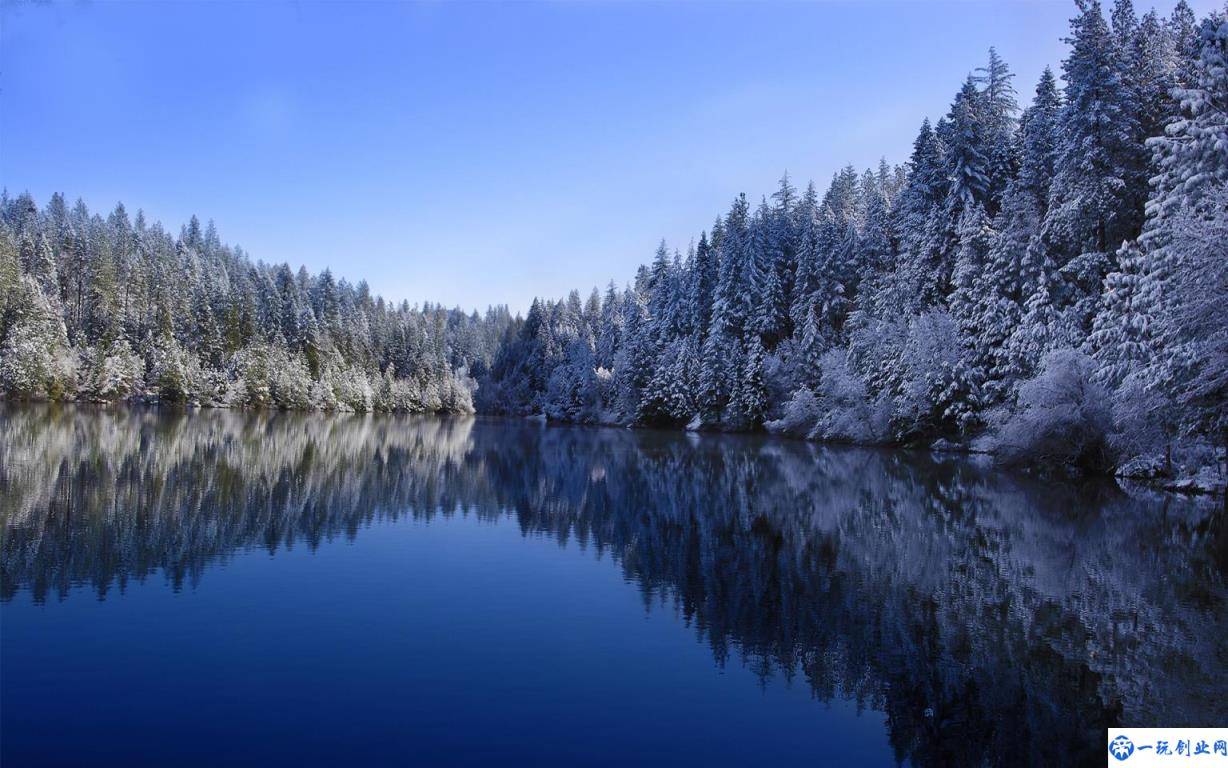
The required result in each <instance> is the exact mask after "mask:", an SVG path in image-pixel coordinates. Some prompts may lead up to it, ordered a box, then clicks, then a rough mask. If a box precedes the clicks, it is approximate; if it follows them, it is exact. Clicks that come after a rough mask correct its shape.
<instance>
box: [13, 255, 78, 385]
mask: <svg viewBox="0 0 1228 768" xmlns="http://www.w3.org/2000/svg"><path fill="white" fill-rule="evenodd" d="M22 292H23V294H24V301H25V303H26V306H27V309H26V311H24V312H22V313H21V314H20V315H19V316H18V317H17V319H16V320H15V321H14V322H13V324H12V325H11V326H10V327H9V332H8V336H7V337H6V338H5V339H4V344H3V345H2V346H0V386H2V387H3V389H4V391H5V392H7V393H8V394H9V395H12V396H15V397H22V398H31V399H35V400H43V399H50V400H61V399H65V398H68V397H71V396H72V395H73V394H74V393H75V391H76V379H77V375H76V360H75V359H74V355H73V354H72V351H71V350H70V349H69V347H68V335H67V332H66V331H65V328H64V321H63V320H61V319H60V317H59V314H58V313H57V312H56V311H55V310H54V309H52V307H51V305H50V303H49V302H48V301H47V299H46V298H45V297H44V295H43V293H42V291H40V290H39V289H38V287H37V286H36V285H34V283H33V281H31V280H30V279H29V278H26V279H25V280H24V281H23V285H22Z"/></svg>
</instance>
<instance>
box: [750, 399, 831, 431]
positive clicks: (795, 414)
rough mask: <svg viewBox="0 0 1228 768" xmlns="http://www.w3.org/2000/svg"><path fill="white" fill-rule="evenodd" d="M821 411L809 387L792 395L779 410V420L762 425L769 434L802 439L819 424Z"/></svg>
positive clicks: (817, 400)
mask: <svg viewBox="0 0 1228 768" xmlns="http://www.w3.org/2000/svg"><path fill="white" fill-rule="evenodd" d="M821 413H822V410H821V408H820V406H819V399H818V398H817V397H815V396H814V392H811V391H810V388H809V387H802V388H801V389H799V390H797V391H796V392H794V393H793V396H792V397H790V398H789V399H788V401H786V402H785V404H784V407H783V408H781V413H780V418H779V419H774V420H772V421H769V422H767V423H765V424H764V426H765V427H767V429H768V431H769V432H773V433H775V434H778V435H794V436H796V437H802V436H805V435H808V434H810V431H811V430H812V429H814V426H815V425H816V424H818V423H819V416H820V415H821Z"/></svg>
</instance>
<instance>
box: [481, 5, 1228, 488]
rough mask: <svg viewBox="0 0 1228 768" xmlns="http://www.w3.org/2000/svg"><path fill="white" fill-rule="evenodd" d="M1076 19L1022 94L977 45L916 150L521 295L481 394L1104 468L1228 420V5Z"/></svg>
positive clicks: (527, 409) (589, 412)
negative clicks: (621, 272)
mask: <svg viewBox="0 0 1228 768" xmlns="http://www.w3.org/2000/svg"><path fill="white" fill-rule="evenodd" d="M1068 41H1069V44H1070V53H1069V57H1068V58H1067V59H1066V60H1065V61H1064V62H1063V63H1062V80H1063V81H1064V86H1063V85H1061V84H1059V80H1058V78H1057V77H1056V76H1055V75H1054V73H1053V72H1051V71H1048V70H1046V71H1045V73H1044V74H1043V76H1042V77H1041V78H1040V82H1039V83H1037V84H1036V88H1035V93H1034V95H1033V96H1032V97H1031V101H1030V104H1029V105H1028V106H1027V107H1026V108H1025V109H1022V110H1021V109H1020V106H1019V101H1018V97H1017V95H1016V88H1015V85H1014V81H1013V77H1012V74H1011V71H1010V69H1009V67H1008V65H1007V63H1006V62H1005V61H1003V60H1002V59H1001V58H1000V57H999V56H998V55H997V54H996V53H995V52H994V51H993V49H990V51H989V56H988V60H987V61H986V62H984V65H983V66H982V67H979V68H977V69H976V70H975V71H974V72H973V73H972V74H970V75H969V76H968V78H967V80H966V81H965V82H964V83H963V84H962V85H961V86H960V87H959V89H958V90H957V91H956V93H955V97H954V100H953V102H952V103H951V105H950V108H949V110H948V111H947V113H946V114H945V115H943V116H942V117H940V118H939V119H938V120H937V121H936V122H934V123H931V122H930V121H928V120H926V121H924V122H923V123H922V125H921V128H920V130H919V131H918V133H917V137H916V140H915V142H914V144H913V148H912V155H911V157H910V158H909V160H908V162H907V163H906V164H904V165H902V166H895V167H892V166H890V165H888V164H887V163H886V162H883V163H881V164H880V165H879V166H878V167H877V168H874V169H868V170H865V171H863V172H858V171H857V170H856V169H854V168H852V167H848V168H845V169H844V170H842V171H840V172H838V173H836V174H835V175H834V177H833V178H832V181H831V184H830V185H829V186H828V187H827V189H826V190H825V191H823V192H821V193H820V191H819V190H818V189H817V188H816V187H815V185H814V184H813V183H812V184H810V185H808V186H806V187H805V188H804V189H802V190H800V191H799V190H798V189H796V188H795V187H794V185H793V184H792V183H791V181H790V179H789V178H788V177H787V176H786V177H785V178H784V179H782V180H781V181H780V185H779V187H778V188H777V189H776V191H775V192H774V193H773V194H772V195H771V197H770V198H765V199H762V200H761V201H760V202H759V203H757V204H755V203H752V202H751V201H750V200H748V199H747V198H746V196H744V195H742V196H739V197H737V198H736V199H735V200H734V201H733V204H732V206H731V207H730V209H729V211H728V212H727V213H726V214H724V215H723V216H721V217H719V218H718V219H717V220H716V222H715V223H714V224H713V225H712V228H711V229H710V230H709V231H707V232H704V233H701V234H700V235H699V238H698V240H697V241H696V242H694V243H692V244H691V245H690V246H689V247H688V248H687V250H686V253H685V254H681V253H679V252H678V251H676V250H675V251H671V250H670V248H669V247H668V246H667V245H666V244H664V243H662V244H661V246H660V248H659V249H658V250H657V253H656V257H655V258H654V259H653V261H652V263H651V264H649V265H646V266H642V267H641V268H640V269H639V272H638V273H637V274H636V276H635V280H634V283H633V284H631V285H630V286H629V287H627V288H626V289H625V290H621V291H620V290H618V289H617V288H616V287H615V286H614V285H611V286H610V287H609V288H608V289H607V290H606V292H605V295H604V297H600V296H599V295H598V294H597V292H596V291H594V293H593V295H592V296H590V297H589V299H588V300H587V302H584V301H582V300H581V298H580V295H579V294H578V293H572V295H571V296H569V297H568V298H567V299H566V300H563V301H560V302H550V301H539V302H537V303H535V304H534V305H533V307H532V309H531V310H530V311H529V313H528V317H527V319H526V321H525V323H524V325H523V326H522V327H521V328H520V329H519V331H518V333H517V335H516V338H515V340H514V341H513V342H512V343H509V344H506V345H504V346H503V347H502V348H501V349H500V351H499V353H498V355H497V356H496V358H495V360H494V364H493V368H492V371H491V376H490V381H489V382H487V383H485V384H484V385H483V387H482V388H481V389H479V391H478V393H477V399H478V403H479V410H482V409H485V410H491V411H498V412H506V413H515V414H533V413H544V414H545V415H546V416H547V417H549V418H552V419H560V420H566V421H581V422H584V421H595V422H616V423H646V424H674V425H690V426H692V427H694V428H701V427H703V428H717V429H757V428H760V427H761V426H762V427H766V428H767V429H769V430H772V431H774V432H781V433H790V434H795V435H804V436H810V437H812V438H818V439H826V440H838V441H848V442H856V443H897V444H917V443H926V444H928V443H929V442H931V441H934V440H937V439H942V440H946V441H952V442H957V443H965V444H967V443H971V444H974V445H980V446H984V447H985V448H987V449H991V450H995V451H996V452H998V453H1000V454H1001V455H1002V456H1003V458H1004V459H1006V460H1008V461H1009V460H1017V461H1020V462H1026V463H1037V462H1039V463H1053V464H1063V465H1072V464H1073V465H1080V464H1081V465H1083V466H1084V467H1085V468H1087V469H1096V470H1103V469H1107V468H1109V467H1110V466H1112V465H1114V464H1122V463H1125V462H1127V461H1129V460H1131V459H1135V460H1139V459H1140V458H1141V459H1144V464H1146V466H1138V465H1137V463H1136V466H1135V467H1134V470H1135V471H1156V470H1157V469H1161V468H1163V469H1167V468H1168V467H1167V463H1168V460H1170V459H1171V458H1172V454H1171V449H1172V447H1173V446H1174V445H1176V444H1180V445H1182V446H1184V447H1186V449H1191V446H1193V445H1196V444H1198V443H1199V442H1202V443H1203V445H1204V447H1205V445H1206V442H1207V441H1208V440H1209V441H1210V442H1213V443H1216V444H1222V443H1223V442H1224V441H1225V440H1228V412H1226V410H1225V403H1226V402H1228V314H1226V310H1225V309H1224V308H1225V307H1226V306H1228V23H1226V22H1225V17H1224V15H1223V14H1213V15H1211V16H1210V17H1208V18H1206V19H1203V20H1202V21H1201V22H1199V21H1198V20H1197V19H1196V18H1195V17H1194V14H1193V13H1192V11H1191V10H1190V9H1189V7H1188V6H1187V5H1185V4H1184V3H1182V4H1179V5H1178V6H1177V7H1176V10H1175V11H1174V13H1173V14H1172V16H1171V17H1170V18H1161V17H1160V16H1158V15H1157V14H1156V13H1155V12H1150V13H1147V14H1145V15H1143V16H1142V17H1141V18H1139V17H1138V15H1137V14H1136V12H1135V10H1134V9H1133V7H1132V5H1131V3H1130V0H1118V2H1116V3H1115V5H1114V7H1113V8H1112V11H1111V14H1110V18H1108V19H1106V18H1105V16H1104V14H1103V12H1102V9H1101V7H1100V5H1099V4H1098V3H1097V2H1094V1H1091V0H1080V3H1079V6H1078V15H1077V16H1076V17H1075V18H1074V19H1073V20H1072V23H1071V31H1070V36H1069V40H1068ZM1149 457H1150V458H1154V459H1157V461H1158V462H1159V464H1160V465H1164V466H1162V467H1161V466H1158V465H1157V461H1146V459H1148V458H1149ZM1204 458H1205V457H1204Z"/></svg>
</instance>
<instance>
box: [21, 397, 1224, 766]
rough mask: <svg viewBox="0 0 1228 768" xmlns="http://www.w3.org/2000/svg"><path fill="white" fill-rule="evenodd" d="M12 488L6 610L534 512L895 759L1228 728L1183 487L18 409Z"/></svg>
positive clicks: (798, 453) (557, 535)
mask: <svg viewBox="0 0 1228 768" xmlns="http://www.w3.org/2000/svg"><path fill="white" fill-rule="evenodd" d="M0 489H2V490H3V493H2V494H0V515H2V516H3V518H4V521H5V524H4V532H3V536H4V538H3V543H2V553H0V556H2V561H0V563H2V566H3V582H2V593H0V597H2V598H3V599H4V600H9V599H12V598H13V597H14V596H15V595H16V594H18V593H19V592H21V591H23V590H24V591H28V592H29V593H30V594H31V595H33V597H34V599H35V600H38V601H42V600H46V599H47V598H49V597H50V598H53V599H55V598H59V599H63V598H65V597H67V596H69V594H70V592H72V590H73V588H74V587H78V586H80V585H87V584H88V585H90V587H91V588H92V589H93V590H94V591H95V592H96V593H97V595H98V596H99V597H105V596H106V595H107V594H108V592H109V591H111V590H113V589H116V588H118V589H121V590H122V589H124V587H125V585H126V584H127V583H128V582H129V581H131V580H134V579H138V580H139V579H145V578H148V577H150V576H152V575H158V576H161V575H164V576H165V578H167V579H168V580H169V582H170V583H171V584H172V585H173V586H174V587H175V588H176V589H179V588H181V587H182V586H183V585H185V584H188V585H191V584H193V583H195V582H197V581H198V580H199V579H201V578H202V577H207V573H206V571H207V569H208V568H209V567H210V566H211V565H214V564H217V563H221V562H224V561H225V560H226V558H227V557H228V556H229V555H231V554H232V553H234V552H236V551H238V550H241V549H247V548H263V549H267V550H268V551H270V552H276V551H278V550H279V549H281V548H284V547H296V546H307V547H312V548H315V547H318V546H320V545H321V544H322V543H324V542H327V541H329V540H332V539H335V538H338V537H354V536H357V535H360V532H361V531H362V529H363V527H364V525H365V524H367V523H369V522H370V521H372V520H373V519H376V518H390V519H396V518H398V517H401V516H412V517H414V518H431V517H434V516H440V515H442V516H450V515H457V514H466V515H476V516H479V517H482V518H491V519H496V518H498V519H503V518H511V519H512V520H514V521H515V523H516V524H517V525H519V526H520V528H521V530H523V531H524V532H526V533H534V534H544V535H548V536H550V537H552V538H554V539H556V540H557V541H558V542H559V543H560V545H565V544H578V545H579V546H582V547H587V548H595V549H596V550H598V551H600V552H602V553H603V554H606V555H608V556H609V557H610V558H611V559H613V560H614V561H615V562H616V563H617V567H619V568H621V569H622V571H623V572H624V575H625V576H626V577H627V578H628V580H630V581H632V582H634V583H635V584H637V585H638V587H639V589H640V590H641V591H642V594H643V598H644V601H645V603H646V605H648V606H650V607H651V608H652V609H654V610H655V609H658V608H659V607H661V606H664V607H666V608H672V609H674V610H676V611H677V612H678V613H679V615H680V616H681V617H683V619H684V620H685V621H687V622H688V623H689V624H690V625H692V626H694V627H695V628H696V630H697V632H698V634H699V635H700V637H701V638H702V640H703V642H705V643H707V644H708V645H710V647H711V649H712V652H713V655H714V657H715V658H716V660H717V661H718V663H721V664H725V663H729V662H730V661H731V660H734V661H736V662H738V663H743V664H746V665H748V666H749V667H751V668H752V669H755V670H756V671H758V672H759V673H760V674H762V675H763V677H764V679H765V680H767V679H769V678H771V677H773V676H775V675H783V676H786V677H792V678H801V679H804V680H805V681H806V683H807V684H808V685H809V686H810V687H811V688H812V690H813V692H814V694H815V696H816V697H817V698H819V699H820V700H829V699H831V698H832V697H836V696H841V697H853V698H856V699H857V700H858V701H859V702H860V703H861V704H862V705H863V706H866V707H870V708H874V709H876V710H881V711H883V712H885V713H886V714H887V717H888V724H889V731H890V733H889V738H890V739H891V743H892V746H893V747H894V749H895V752H896V756H897V759H900V760H904V759H908V760H911V761H912V762H913V763H915V764H919V765H950V764H973V763H986V762H988V763H993V764H1003V763H1018V764H1039V763H1043V764H1067V763H1075V762H1099V761H1100V760H1103V756H1102V752H1101V749H1102V745H1101V738H1102V736H1103V729H1104V728H1105V727H1107V726H1109V725H1113V724H1117V723H1126V724H1131V725H1158V724H1169V725H1171V724H1190V725H1205V724H1214V723H1218V722H1224V721H1225V720H1226V719H1228V704H1226V703H1225V702H1226V701H1228V697H1226V696H1225V694H1226V693H1228V675H1225V669H1224V659H1225V658H1228V639H1226V638H1228V603H1226V601H1225V598H1226V590H1225V583H1224V573H1225V569H1226V568H1225V560H1226V557H1225V552H1226V551H1228V534H1225V527H1224V524H1223V521H1222V519H1221V518H1222V515H1221V514H1220V513H1218V512H1217V511H1216V509H1215V507H1214V506H1213V505H1207V504H1201V503H1199V502H1196V501H1191V500H1185V499H1180V498H1177V497H1172V496H1154V497H1139V496H1130V495H1126V494H1124V493H1122V492H1120V491H1119V490H1117V489H1116V488H1115V487H1086V486H1085V487H1083V488H1071V487H1063V486H1059V485H1054V484H1052V483H1037V482H1035V481H1032V480H1028V479H1025V478H1020V477H1016V476H1010V475H1005V474H1002V473H998V472H995V471H993V470H991V469H989V468H987V467H984V466H981V465H979V464H977V463H976V462H971V461H967V460H964V459H959V458H955V457H945V458H944V457H936V456H929V455H924V454H908V453H899V452H873V451H861V450H850V449H827V448H821V447H817V446H813V445H808V444H804V443H792V442H779V441H776V442H773V441H766V440H760V439H754V438H737V437H716V436H694V435H690V436H684V435H676V434H658V433H640V432H630V431H626V430H588V429H578V428H543V427H540V426H537V425H530V424H523V423H505V422H483V421H476V422H475V421H473V420H465V419H427V418H410V417H404V418H397V417H391V416H381V417H362V416H321V415H301V414H278V415H264V414H251V413H231V412H204V413H198V414H192V415H184V414H169V413H165V412H157V411H141V410H118V411H109V410H108V411H103V410H90V409H84V408H82V409H65V410H52V409H46V408H26V407H22V408H15V407H11V406H10V407H7V408H4V409H3V410H0ZM74 599H75V597H74Z"/></svg>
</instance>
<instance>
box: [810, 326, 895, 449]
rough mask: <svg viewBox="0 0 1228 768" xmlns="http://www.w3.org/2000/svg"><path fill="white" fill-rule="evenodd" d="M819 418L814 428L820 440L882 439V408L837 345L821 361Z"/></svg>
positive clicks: (811, 434) (818, 395)
mask: <svg viewBox="0 0 1228 768" xmlns="http://www.w3.org/2000/svg"><path fill="white" fill-rule="evenodd" d="M819 366H820V370H821V373H820V378H819V388H818V392H817V399H818V410H819V419H818V422H817V423H816V424H815V426H814V428H813V429H811V431H810V437H811V438H812V439H816V440H832V441H837V442H849V443H875V442H879V441H880V440H882V434H881V433H880V432H879V431H878V430H879V428H880V427H881V424H880V423H878V422H879V421H880V417H879V411H880V409H878V408H875V407H873V406H872V404H871V402H870V398H869V394H868V393H867V391H866V384H865V382H864V381H862V380H861V377H859V376H858V375H857V374H856V373H854V372H853V371H852V370H850V369H849V365H848V358H847V355H846V353H845V352H844V350H840V349H833V350H831V351H830V352H827V353H826V354H824V355H823V357H822V358H821V359H820V362H819Z"/></svg>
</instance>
